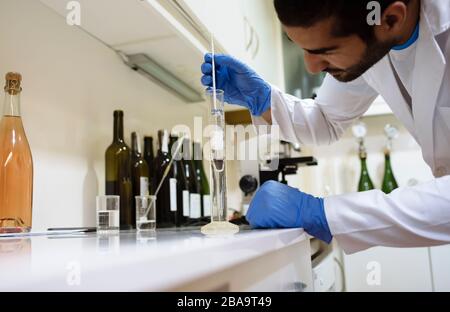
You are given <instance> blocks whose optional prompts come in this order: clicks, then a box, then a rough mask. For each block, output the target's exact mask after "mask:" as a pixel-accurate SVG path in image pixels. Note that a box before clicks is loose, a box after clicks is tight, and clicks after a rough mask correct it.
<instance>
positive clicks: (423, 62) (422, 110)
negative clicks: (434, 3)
mask: <svg viewBox="0 0 450 312" xmlns="http://www.w3.org/2000/svg"><path fill="white" fill-rule="evenodd" d="M422 2H427V1H424V0H422ZM439 2H442V1H439ZM444 2H447V1H444ZM447 4H448V3H447ZM445 10H448V9H447V8H446V9H445ZM430 17H431V19H432V23H430ZM433 25H434V27H433ZM433 28H435V29H436V16H435V15H433V14H430V13H429V10H427V8H426V6H425V5H423V6H422V13H421V18H420V34H419V41H418V42H417V50H416V61H415V66H414V74H413V90H412V99H413V103H412V104H413V116H414V117H415V118H414V123H415V129H419V131H417V133H416V135H417V137H418V138H419V141H420V144H421V146H422V150H423V156H424V158H425V159H426V161H427V162H428V163H429V164H432V163H434V161H433V158H434V136H433V124H434V116H435V111H436V104H437V100H438V95H439V91H440V89H441V86H442V80H443V77H444V73H445V66H446V61H445V57H444V54H443V53H442V50H441V48H440V47H439V44H438V43H437V41H436V39H435V35H436V34H435V32H433ZM440 29H443V28H440Z"/></svg>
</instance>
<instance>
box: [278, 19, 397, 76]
mask: <svg viewBox="0 0 450 312" xmlns="http://www.w3.org/2000/svg"><path fill="white" fill-rule="evenodd" d="M334 25H335V23H334V21H333V20H332V19H328V20H325V21H321V22H318V23H316V25H314V26H312V27H308V28H303V27H287V26H285V27H284V29H285V31H286V34H287V35H288V36H289V38H290V39H291V40H292V41H293V42H295V43H296V44H297V45H298V46H300V47H301V48H302V49H303V50H304V51H305V64H306V67H307V69H308V71H309V72H310V73H312V74H318V73H320V72H327V73H329V74H331V75H332V76H333V77H334V78H335V79H336V80H339V81H341V82H350V81H353V80H355V79H357V78H359V77H360V76H361V75H362V74H364V73H365V72H366V71H367V70H368V69H369V68H371V67H372V66H373V65H375V64H376V63H377V62H378V61H379V60H381V59H382V58H383V57H384V56H385V55H386V54H387V53H388V52H389V51H390V49H391V48H392V46H393V45H394V44H393V43H392V42H378V41H376V40H374V42H373V43H370V44H369V45H368V44H366V43H365V42H364V41H363V40H362V39H361V38H360V37H359V36H358V35H356V34H355V35H351V36H347V37H335V36H333V35H332V29H333V27H334Z"/></svg>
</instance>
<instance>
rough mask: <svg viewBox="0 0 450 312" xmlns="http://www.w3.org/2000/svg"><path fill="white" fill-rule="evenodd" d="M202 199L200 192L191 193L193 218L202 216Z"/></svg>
mask: <svg viewBox="0 0 450 312" xmlns="http://www.w3.org/2000/svg"><path fill="white" fill-rule="evenodd" d="M201 201H202V197H201V195H200V194H191V205H190V207H189V208H190V217H191V219H198V218H200V217H201V216H202V212H201V209H202V207H201Z"/></svg>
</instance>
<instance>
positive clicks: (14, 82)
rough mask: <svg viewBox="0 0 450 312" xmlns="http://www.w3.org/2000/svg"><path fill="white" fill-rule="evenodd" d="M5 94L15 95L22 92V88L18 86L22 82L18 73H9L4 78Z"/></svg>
mask: <svg viewBox="0 0 450 312" xmlns="http://www.w3.org/2000/svg"><path fill="white" fill-rule="evenodd" d="M5 80H6V83H5V92H7V93H9V94H11V95H16V94H19V93H20V92H21V91H22V87H21V86H20V84H21V82H22V75H21V74H19V73H14V72H10V73H7V74H6V76H5Z"/></svg>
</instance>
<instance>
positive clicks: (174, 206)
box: [169, 179, 177, 211]
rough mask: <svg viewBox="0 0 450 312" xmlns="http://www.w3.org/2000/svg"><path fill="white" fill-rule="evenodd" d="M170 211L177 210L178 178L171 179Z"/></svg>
mask: <svg viewBox="0 0 450 312" xmlns="http://www.w3.org/2000/svg"><path fill="white" fill-rule="evenodd" d="M169 183H170V211H177V179H170V180H169Z"/></svg>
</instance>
